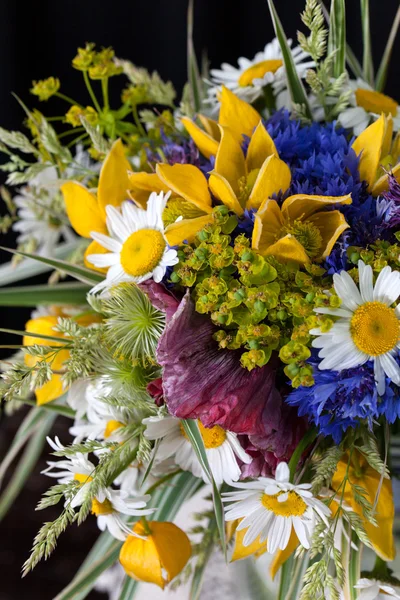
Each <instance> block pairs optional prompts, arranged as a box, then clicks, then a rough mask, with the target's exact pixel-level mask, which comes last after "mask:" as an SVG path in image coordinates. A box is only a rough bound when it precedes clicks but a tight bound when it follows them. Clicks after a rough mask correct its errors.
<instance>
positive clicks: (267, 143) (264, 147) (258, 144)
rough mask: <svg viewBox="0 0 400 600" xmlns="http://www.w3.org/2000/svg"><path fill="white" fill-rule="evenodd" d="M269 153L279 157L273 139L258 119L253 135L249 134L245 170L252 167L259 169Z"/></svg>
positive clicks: (248, 170)
mask: <svg viewBox="0 0 400 600" xmlns="http://www.w3.org/2000/svg"><path fill="white" fill-rule="evenodd" d="M271 154H274V155H275V156H276V157H277V158H279V154H278V151H277V149H276V146H275V144H274V140H273V139H272V137H271V136H270V135H269V133H268V131H267V130H266V129H265V127H264V125H263V123H262V121H260V122H259V124H258V125H257V127H256V129H255V131H254V133H253V135H252V136H251V140H250V144H249V147H248V150H247V156H246V166H247V172H248V173H250V171H252V170H253V169H261V166H262V164H263V163H264V161H265V159H266V158H268V156H271Z"/></svg>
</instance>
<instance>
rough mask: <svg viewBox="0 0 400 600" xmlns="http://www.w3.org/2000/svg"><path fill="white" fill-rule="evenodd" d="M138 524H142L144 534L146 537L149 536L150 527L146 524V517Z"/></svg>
mask: <svg viewBox="0 0 400 600" xmlns="http://www.w3.org/2000/svg"><path fill="white" fill-rule="evenodd" d="M140 522H141V523H142V525H143V529H144V532H145V534H146V535H151V529H150V527H149V524H148V522H147V519H146V517H142V518H141V519H140Z"/></svg>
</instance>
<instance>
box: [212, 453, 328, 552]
mask: <svg viewBox="0 0 400 600" xmlns="http://www.w3.org/2000/svg"><path fill="white" fill-rule="evenodd" d="M289 475H290V473H289V467H288V466H287V464H286V463H284V462H281V463H279V464H278V466H277V468H276V473H275V479H272V478H269V477H259V478H258V479H257V480H255V481H249V482H246V483H235V484H231V485H232V486H233V487H235V488H239V489H240V490H242V491H238V492H226V493H224V494H222V495H223V496H224V498H223V502H231V503H232V504H230V505H229V506H227V507H225V511H226V514H225V520H226V521H235V520H236V519H242V520H241V521H240V523H239V525H238V530H241V529H247V531H246V533H245V535H244V538H243V545H244V546H250V544H252V543H253V542H254V541H255V540H256V539H257V538H260V542H261V543H263V542H265V540H266V541H267V552H269V553H271V554H273V553H274V552H275V551H276V550H278V548H279V549H280V550H284V549H285V548H286V546H287V545H288V543H289V538H290V534H291V533H292V529H293V528H294V530H295V532H296V535H297V537H298V538H299V542H300V544H301V545H302V546H303V547H304V548H307V549H308V548H310V540H311V536H312V533H313V530H314V526H315V523H316V521H317V520H319V519H322V520H324V521H325V520H326V517H327V516H329V515H330V512H331V511H330V510H329V508H328V507H327V506H326V505H325V504H323V503H322V502H321V501H320V500H318V499H317V498H314V497H313V495H312V493H311V492H310V491H309V490H310V488H311V484H310V483H302V484H299V485H294V484H292V483H290V482H289Z"/></svg>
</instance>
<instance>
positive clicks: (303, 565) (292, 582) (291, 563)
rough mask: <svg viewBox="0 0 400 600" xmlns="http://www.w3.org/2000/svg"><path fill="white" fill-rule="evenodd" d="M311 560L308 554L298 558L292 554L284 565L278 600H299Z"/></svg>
mask: <svg viewBox="0 0 400 600" xmlns="http://www.w3.org/2000/svg"><path fill="white" fill-rule="evenodd" d="M309 560H310V558H309V554H308V553H304V554H302V555H301V556H297V557H294V555H293V554H292V555H291V556H290V557H289V558H288V560H287V561H286V562H284V563H283V565H282V567H281V576H280V586H279V594H278V598H277V600H297V598H299V596H300V591H301V589H302V587H303V578H304V574H305V572H306V569H307V567H308V564H309Z"/></svg>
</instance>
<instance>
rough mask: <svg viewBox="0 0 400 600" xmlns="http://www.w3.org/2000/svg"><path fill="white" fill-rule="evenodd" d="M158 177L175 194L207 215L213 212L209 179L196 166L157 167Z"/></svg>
mask: <svg viewBox="0 0 400 600" xmlns="http://www.w3.org/2000/svg"><path fill="white" fill-rule="evenodd" d="M156 170H157V175H158V176H159V178H160V179H161V181H162V182H163V183H164V184H165V185H166V186H167V187H168V188H169V189H170V190H172V191H173V192H175V194H177V195H178V196H180V197H181V198H184V199H185V200H187V201H188V202H191V203H192V204H194V205H195V206H197V208H200V209H201V210H203V211H204V212H206V213H210V212H211V211H212V208H211V196H210V192H209V191H208V185H207V179H206V178H205V176H204V175H203V173H202V172H201V171H200V169H198V168H197V167H195V166H194V165H180V164H176V165H166V164H163V163H159V164H158V165H157V169H156Z"/></svg>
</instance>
